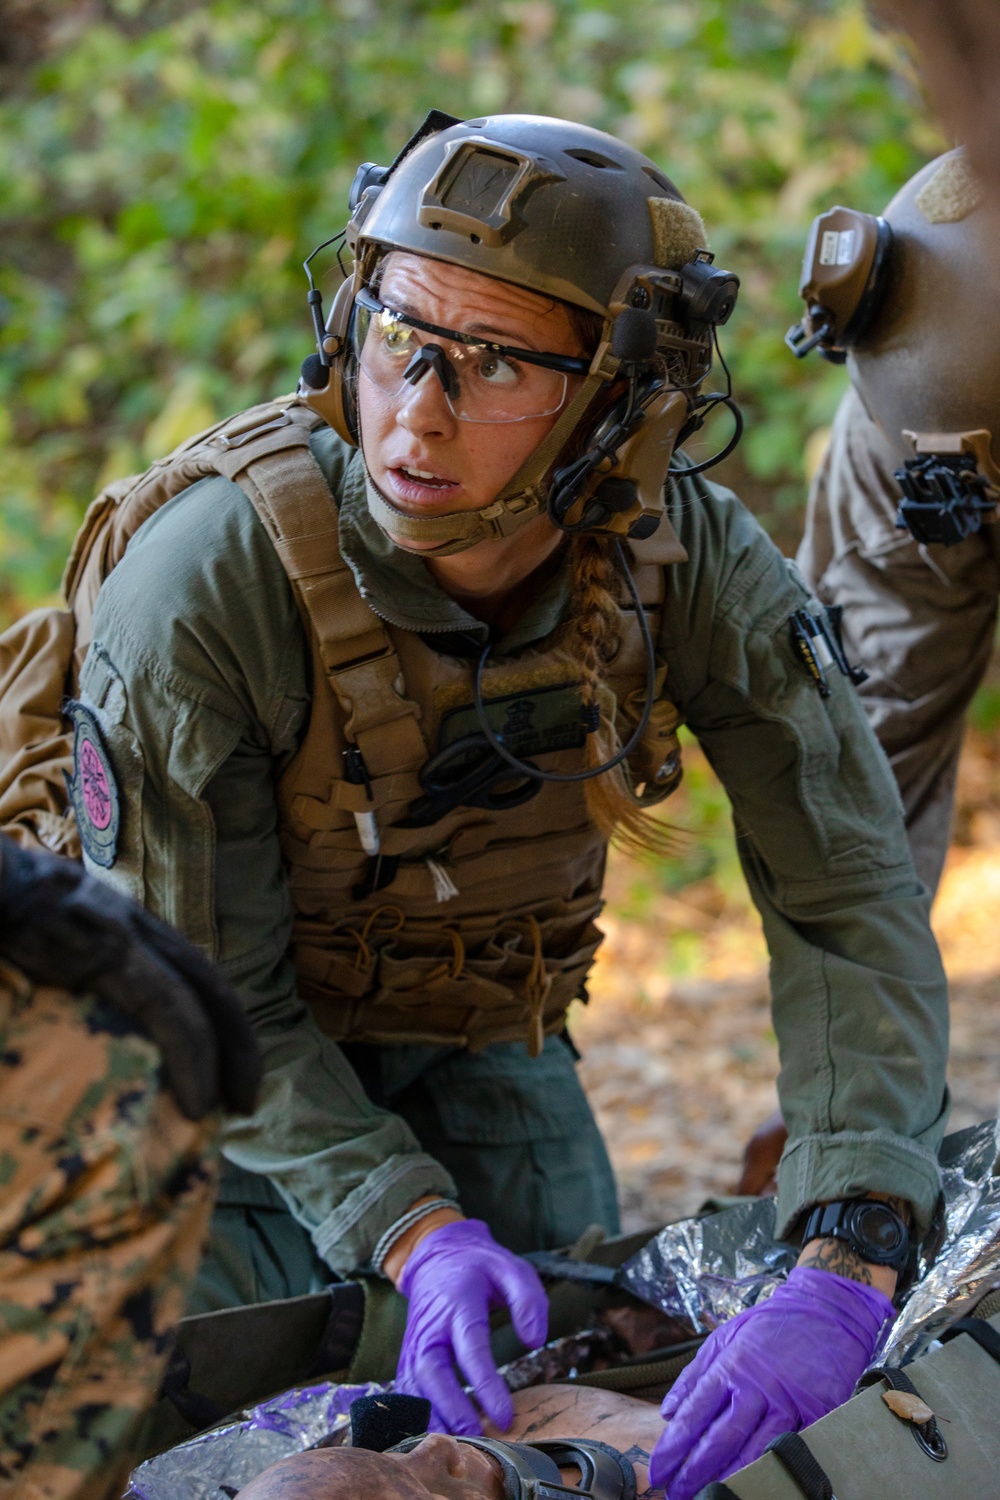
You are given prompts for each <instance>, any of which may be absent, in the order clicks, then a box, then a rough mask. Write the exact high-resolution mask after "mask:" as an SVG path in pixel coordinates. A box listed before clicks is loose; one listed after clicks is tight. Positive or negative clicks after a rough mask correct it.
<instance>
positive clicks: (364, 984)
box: [292, 920, 375, 1000]
mask: <svg viewBox="0 0 1000 1500" xmlns="http://www.w3.org/2000/svg"><path fill="white" fill-rule="evenodd" d="M292 962H293V963H294V965H295V971H296V973H297V974H298V976H299V979H300V980H301V981H304V984H303V990H304V992H305V991H308V989H309V986H310V985H319V986H321V987H322V988H323V989H327V990H335V991H336V992H337V993H338V994H341V995H349V996H350V997H351V998H352V999H354V1000H360V998H361V997H362V995H367V994H368V992H369V991H370V990H371V988H372V986H373V984H374V982H375V954H374V952H373V951H372V949H371V948H370V947H369V945H368V942H367V941H366V939H365V938H364V937H363V936H362V933H361V931H357V930H355V929H354V928H353V927H350V928H349V927H346V926H345V927H342V928H340V929H339V930H337V929H336V928H333V929H331V928H330V927H329V926H328V925H327V924H326V923H325V922H308V921H301V920H300V921H297V922H296V924H295V937H294V941H293V944H292Z"/></svg>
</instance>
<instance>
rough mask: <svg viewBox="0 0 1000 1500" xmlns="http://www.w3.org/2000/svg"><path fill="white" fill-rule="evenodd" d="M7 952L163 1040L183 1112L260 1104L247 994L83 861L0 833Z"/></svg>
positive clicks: (39, 976)
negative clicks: (241, 996)
mask: <svg viewBox="0 0 1000 1500" xmlns="http://www.w3.org/2000/svg"><path fill="white" fill-rule="evenodd" d="M0 958H2V959H6V960H7V962H8V963H11V964H13V965H14V966H15V967H16V968H18V969H21V970H22V972H23V973H24V974H25V975H26V976H27V978H28V979H30V980H31V981H32V982H33V983H35V984H43V985H53V986H56V987H58V988H60V989H66V990H73V991H77V992H84V991H86V992H87V993H89V994H93V995H96V996H98V997H99V998H100V999H102V1000H106V1001H110V1003H111V1004H112V1005H114V1006H116V1007H117V1008H118V1010H120V1011H121V1012H122V1013H123V1014H124V1015H125V1016H127V1017H128V1019H129V1020H130V1021H131V1022H132V1023H133V1024H134V1025H135V1026H136V1028H137V1029H138V1030H140V1031H142V1032H144V1033H145V1034H146V1035H147V1036H148V1037H149V1038H150V1039H151V1041H153V1042H155V1043H156V1045H157V1047H158V1048H159V1050H160V1054H161V1057H162V1061H163V1070H164V1074H165V1077H166V1082H167V1085H168V1087H169V1088H170V1091H171V1093H172V1094H173V1095H174V1098H175V1099H176V1100H177V1104H178V1107H179V1108H180V1110H181V1112H182V1113H183V1114H185V1115H186V1116H187V1118H188V1119H189V1120H200V1119H202V1118H203V1117H204V1116H205V1115H207V1114H208V1112H209V1111H210V1110H212V1109H214V1108H215V1107H216V1106H217V1105H219V1104H220V1103H221V1104H222V1105H224V1106H225V1108H226V1109H228V1110H230V1111H232V1112H233V1113H235V1114H250V1113H251V1112H252V1110H253V1108H254V1103H255V1100H256V1097H257V1089H258V1087H259V1085H260V1076H261V1056H260V1049H259V1047H258V1045H257V1040H256V1037H255V1036H254V1034H253V1031H252V1029H251V1026H250V1023H249V1021H248V1020H247V1018H246V1013H245V1011H244V1009H243V1006H242V1005H241V1003H240V999H239V996H238V995H237V993H236V991H235V990H234V989H233V987H232V985H231V984H230V983H229V981H228V980H227V979H226V978H225V976H224V975H223V974H222V973H221V972H220V971H219V970H218V969H217V968H216V967H215V966H214V965H213V964H211V963H209V961H208V959H207V958H205V957H204V955H203V954H201V953H200V952H199V951H198V950H197V948H193V947H192V946H191V944H190V943H188V942H187V941H186V940H185V939H184V938H182V937H181V935H180V934H179V933H178V932H175V931H174V930H173V928H171V927H168V926H167V925H166V924H165V923H164V922H161V921H159V920H158V919H157V918H156V917H154V916H152V915H151V914H150V913H149V912H148V911H145V910H144V909H143V908H142V907H141V906H138V905H136V903H135V902H134V901H130V900H129V899H128V898H127V897H125V896H122V895H121V894H120V893H119V892H118V891H116V890H114V889H112V887H111V886H108V885H105V884H104V883H103V882H102V881H99V880H95V879H94V877H93V876H91V875H88V874H87V873H86V871H85V870H84V869H83V867H82V865H78V864H77V863H76V862H75V861H73V860H69V859H60V858H59V857H57V856H56V855H54V854H45V853H41V852H36V851H35V850H28V849H22V848H21V847H20V846H19V845H18V844H16V843H14V841H13V840H12V839H9V838H2V839H0Z"/></svg>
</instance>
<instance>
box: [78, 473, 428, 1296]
mask: <svg viewBox="0 0 1000 1500" xmlns="http://www.w3.org/2000/svg"><path fill="white" fill-rule="evenodd" d="M306 658H307V653H306V650H305V641H304V636H303V632H302V627H301V623H300V621H299V618H298V614H297V611H296V608H295V604H294V600H293V598H292V594H291V590H290V588H289V586H288V583H287V580H286V578H285V575H284V573H283V571H282V569H281V566H280V563H279V562H278V559H277V557H276V555H275V553H274V549H273V547H272V546H271V543H270V541H269V540H268V538H267V536H266V534H265V532H264V529H263V527H262V525H261V524H260V522H259V520H258V519H257V517H256V514H255V513H254V512H253V510H252V508H251V506H250V504H249V502H248V501H247V500H246V498H245V496H244V495H243V494H242V492H241V491H240V490H239V489H238V488H237V487H236V486H234V485H230V484H229V483H228V482H227V481H225V480H222V479H210V480H204V481H202V482H201V484H199V485H196V486H194V487H192V489H190V490H188V491H186V492H185V493H184V494H183V495H181V496H178V497H177V499H175V500H174V501H172V502H170V503H169V504H168V505H167V506H165V507H164V508H163V509H162V510H161V511H160V512H159V513H158V514H157V515H156V516H154V517H153V518H152V520H150V521H149V522H147V523H146V526H145V527H144V528H143V529H142V531H141V532H140V533H139V535H138V536H137V538H136V539H135V540H134V541H133V542H132V543H131V545H130V547H129V550H128V552H127V554H126V556H125V558H124V559H123V561H122V562H121V563H120V564H119V566H118V567H117V568H116V569H115V571H114V573H113V574H112V575H111V577H110V579H109V580H108V582H107V583H106V584H105V586H104V588H103V589H102V591H101V595H100V598H99V600H98V605H97V610H96V614H95V623H94V642H93V645H92V647H91V650H90V652H89V654H88V657H87V660H86V663H85V665H84V669H83V673H82V677H81V701H82V704H83V707H84V708H85V709H86V710H88V711H89V712H90V713H92V714H93V715H94V716H95V717H96V719H97V721H98V723H99V727H100V732H101V735H102V737H103V741H104V747H105V750H106V754H107V762H108V766H109V770H110V773H111V775H112V777H113V780H114V783H115V785H114V793H115V796H116V798H117V801H118V804H119V815H120V830H119V834H118V839H117V850H116V856H115V859H114V862H113V864H111V865H110V866H108V865H106V864H105V865H103V866H102V865H99V864H97V863H95V862H94V861H93V860H92V859H90V860H89V861H88V862H89V864H90V867H91V869H92V871H93V873H94V874H96V875H99V876H101V877H102V878H104V879H107V880H109V881H111V882H112V883H113V884H115V885H117V886H118V887H119V888H120V889H122V890H124V891H125V892H127V893H128V894H129V895H131V896H133V897H134V898H136V899H138V900H140V901H143V902H144V904H145V905H147V906H148V907H149V908H150V909H151V910H152V911H155V912H156V913H157V915H159V916H161V917H163V918H164V919H165V920H166V921H168V922H171V923H173V924H174V925H175V926H176V927H178V928H179V929H180V930H181V931H182V932H183V933H185V934H186V935H187V936H188V937H189V938H190V939H191V940H192V941H194V942H196V943H197V944H199V945H200V946H201V947H202V948H203V949H204V950H205V951H206V952H207V953H209V954H210V955H211V956H212V957H214V958H215V959H216V960H217V961H218V962H219V963H220V964H221V966H222V968H223V969H224V970H225V971H226V972H227V973H228V974H229V976H230V978H231V979H232V980H233V981H234V983H235V984H236V985H237V987H238V988H239V990H240V993H241V994H242V996H243V997H244V999H245V1002H246V1005H247V1009H248V1013H249V1015H250V1017H251V1019H252V1021H253V1023H254V1026H255V1029H256V1031H257V1034H258V1037H259V1039H260V1043H261V1046H262V1049H263V1052H264V1065H265V1074H264V1081H263V1085H262V1089H261V1094H260V1102H259V1105H258V1108H257V1111H256V1113H255V1114H254V1115H253V1116H252V1117H250V1118H249V1119H234V1120H231V1121H229V1122H228V1124H227V1127H226V1133H225V1138H224V1148H223V1149H224V1154H225V1155H226V1156H227V1157H228V1158H230V1160H232V1161H233V1162H235V1163H236V1164H237V1165H238V1166H240V1167H243V1168H244V1169H246V1170H249V1171H250V1172H254V1173H258V1174H262V1175H265V1176H266V1177H267V1178H269V1179H270V1181H271V1182H272V1183H273V1184H274V1186H275V1187H276V1188H277V1190H278V1192H279V1193H280V1195H281V1197H282V1198H283V1200H284V1201H285V1203H286V1204H287V1205H288V1208H289V1209H290V1211H291V1212H292V1213H293V1215H294V1216H295V1218H296V1219H297V1220H298V1221H299V1222H300V1223H301V1224H303V1225H304V1226H305V1227H306V1228H307V1229H308V1230H309V1232H310V1234H311V1236H312V1239H313V1242H314V1244H315V1246H316V1249H317V1251H318V1253H319V1254H320V1256H322V1258H323V1259H324V1260H325V1261H326V1263H327V1264H328V1265H329V1266H330V1268H331V1270H333V1271H335V1272H337V1273H338V1274H346V1273H348V1272H350V1271H352V1270H353V1269H355V1268H356V1267H357V1266H359V1265H363V1264H364V1263H365V1262H366V1261H367V1260H368V1259H369V1257H370V1255H371V1252H372V1250H373V1248H374V1246H375V1244H376V1242H377V1241H378V1239H379V1237H380V1236H381V1234H382V1233H383V1232H384V1231H385V1229H387V1228H388V1227H389V1226H390V1225H391V1224H392V1223H393V1222H394V1221H395V1220H396V1219H397V1218H399V1217H400V1215H401V1214H403V1213H404V1212H405V1211H406V1210H407V1209H408V1208H409V1207H410V1205H411V1204H412V1203H413V1202H414V1201H415V1200H416V1199H417V1198H419V1197H421V1196H423V1195H424V1194H428V1193H430V1194H442V1195H445V1196H454V1192H455V1188H454V1183H453V1182H452V1180H451V1178H450V1176H449V1175H448V1173H447V1172H446V1171H445V1170H444V1168H443V1167H441V1166H440V1164H439V1163H438V1162H436V1161H435V1160H434V1159H433V1158H432V1157H430V1156H428V1155H426V1154H425V1153H424V1152H423V1151H422V1150H421V1148H420V1146H419V1143H418V1141H417V1139H416V1137H415V1136H414V1134H413V1132H412V1131H411V1130H410V1128H409V1126H408V1125H407V1124H406V1123H405V1122H404V1121H403V1120H402V1119H400V1118H399V1117H398V1116H396V1115H394V1114H392V1113H391V1112H389V1111H387V1110H384V1109H380V1108H376V1107H375V1106H374V1105H373V1104H372V1103H371V1102H370V1101H369V1099H368V1098H367V1096H366V1095H365V1093H364V1091H363V1089H362V1088H361V1085H360V1083H359V1082H358V1079H357V1077H356V1075H355V1073H354V1072H353V1070H352V1069H351V1067H350V1066H349V1064H348V1063H347V1061H346V1059H345V1057H344V1056H343V1053H342V1052H341V1051H340V1049H339V1048H338V1047H337V1046H336V1045H335V1043H333V1042H332V1041H330V1040H329V1039H328V1038H326V1037H325V1036H324V1035H323V1034H322V1033H321V1032H320V1031H319V1029H318V1027H317V1026H316V1025H315V1023H314V1022H313V1020H312V1017H311V1015H310V1013H309V1011H308V1010H307V1008H306V1006H305V1005H304V1004H303V1003H302V1001H301V1000H300V998H299V996H298V994H297V992H296V983H295V974H294V970H293V968H292V966H291V963H290V962H289V959H288V945H289V939H290V935H291V924H292V910H291V901H290V896H289V891H288V883H287V880H286V877H285V874H284V870H283V866H282V861H281V853H280V848H279V842H278V830H277V807H276V799H275V781H276V777H277V776H278V775H279V774H280V771H281V769H282V768H283V766H284V764H286V763H287V761H288V759H289V758H290V756H291V755H292V754H294V751H295V748H296V746H297V743H298V738H299V736H300V733H301V730H302V727H303V725H304V722H305V718H306V715H307V712H308V703H309V692H308V679H307V659H306ZM83 843H84V848H85V857H86V854H87V844H88V837H87V835H86V830H84V837H83ZM94 852H95V853H96V854H98V855H99V856H100V857H104V858H106V852H105V851H103V850H102V848H99V847H98V845H97V843H95V844H94Z"/></svg>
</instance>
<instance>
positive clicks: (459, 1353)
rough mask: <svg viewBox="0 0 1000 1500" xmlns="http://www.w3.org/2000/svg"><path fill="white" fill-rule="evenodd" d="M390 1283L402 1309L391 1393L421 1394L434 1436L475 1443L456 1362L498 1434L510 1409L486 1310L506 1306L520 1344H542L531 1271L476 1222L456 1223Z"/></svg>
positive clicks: (537, 1290)
mask: <svg viewBox="0 0 1000 1500" xmlns="http://www.w3.org/2000/svg"><path fill="white" fill-rule="evenodd" d="M397 1284H398V1286H399V1290H400V1291H401V1292H402V1293H403V1295H404V1297H408V1298H409V1301H410V1310H409V1314H408V1316H407V1320H406V1333H405V1334H404V1336H403V1348H402V1351H401V1352H400V1356H399V1366H398V1368H397V1370H396V1390H397V1391H405V1392H407V1393H408V1394H410V1395H414V1396H425V1397H426V1398H427V1400H428V1401H430V1403H431V1406H432V1407H433V1420H432V1426H433V1427H435V1428H437V1429H438V1430H439V1431H445V1432H453V1433H457V1434H459V1435H460V1436H464V1437H479V1436H480V1435H481V1434H482V1430H483V1428H482V1423H481V1422H480V1420H479V1417H478V1415H477V1414H476V1409H475V1407H474V1406H473V1404H472V1402H471V1401H470V1400H469V1398H468V1396H467V1395H466V1394H465V1392H464V1391H463V1390H462V1387H461V1385H460V1384H459V1382H458V1379H457V1377H456V1375H455V1365H456V1364H457V1365H458V1366H459V1368H460V1369H461V1371H462V1374H463V1375H464V1376H465V1379H466V1380H467V1381H468V1383H469V1385H471V1387H472V1390H473V1393H474V1395H475V1397H476V1400H477V1401H478V1402H479V1404H480V1406H481V1407H482V1409H483V1411H484V1412H485V1413H486V1415H487V1416H488V1417H489V1419H490V1421H491V1422H492V1423H493V1425H494V1426H495V1427H498V1428H499V1429H500V1431H501V1432H506V1431H507V1429H508V1428H509V1427H510V1424H511V1422H513V1420H514V1404H513V1402H512V1401H511V1398H510V1391H509V1390H508V1389H507V1386H506V1384H505V1383H504V1380H503V1377H502V1376H501V1375H500V1374H499V1372H498V1371H497V1368H496V1365H495V1364H494V1363H493V1355H492V1353H491V1351H490V1311H491V1309H493V1308H496V1307H503V1306H507V1307H509V1308H510V1316H511V1321H512V1323H513V1325H514V1332H515V1333H516V1334H517V1336H518V1338H519V1339H520V1340H521V1342H522V1343H523V1344H525V1345H527V1347H528V1348H529V1349H536V1348H537V1347H538V1346H539V1344H544V1342H545V1334H546V1330H547V1328H548V1321H549V1304H548V1298H547V1297H546V1295H545V1292H544V1289H543V1287H542V1283H541V1282H540V1281H539V1279H538V1274H537V1272H536V1271H535V1268H534V1267H533V1266H530V1265H529V1264H528V1262H527V1261H526V1260H522V1259H521V1257H520V1256H518V1255H514V1254H512V1253H511V1251H510V1250H505V1249H504V1248H503V1246H502V1245H498V1244H497V1242H496V1240H495V1239H494V1238H493V1236H492V1235H491V1234H490V1231H489V1229H488V1228H487V1226H486V1225H485V1224H484V1223H483V1222H482V1221H481V1220H480V1219H461V1220H459V1221H458V1222H457V1223H454V1224H443V1225H442V1226H441V1227H440V1228H439V1229H434V1230H432V1231H431V1233H430V1234H428V1235H427V1236H426V1238H424V1239H422V1240H421V1241H420V1243H419V1244H418V1245H417V1247H416V1249H415V1250H412V1251H411V1252H410V1255H409V1257H408V1259H407V1261H406V1265H405V1266H404V1268H403V1273H402V1275H401V1276H400V1278H399V1281H398V1283H397Z"/></svg>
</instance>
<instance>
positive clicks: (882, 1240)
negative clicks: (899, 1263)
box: [851, 1203, 906, 1257]
mask: <svg viewBox="0 0 1000 1500" xmlns="http://www.w3.org/2000/svg"><path fill="white" fill-rule="evenodd" d="M851 1229H852V1231H853V1232H854V1234H855V1235H856V1236H857V1238H858V1239H859V1240H861V1241H862V1242H863V1244H864V1245H865V1246H870V1247H871V1249H872V1251H873V1252H874V1253H875V1254H876V1255H878V1256H880V1257H881V1256H886V1257H890V1256H893V1255H895V1254H896V1252H897V1251H898V1250H899V1249H901V1248H902V1246H903V1244H904V1243H905V1240H906V1229H905V1227H904V1226H903V1224H902V1222H901V1220H900V1219H899V1218H897V1216H896V1215H895V1214H894V1213H893V1211H892V1209H891V1208H886V1206H885V1204H883V1203H862V1204H859V1205H858V1207H857V1208H856V1209H855V1210H854V1213H853V1214H852V1215H851Z"/></svg>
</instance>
